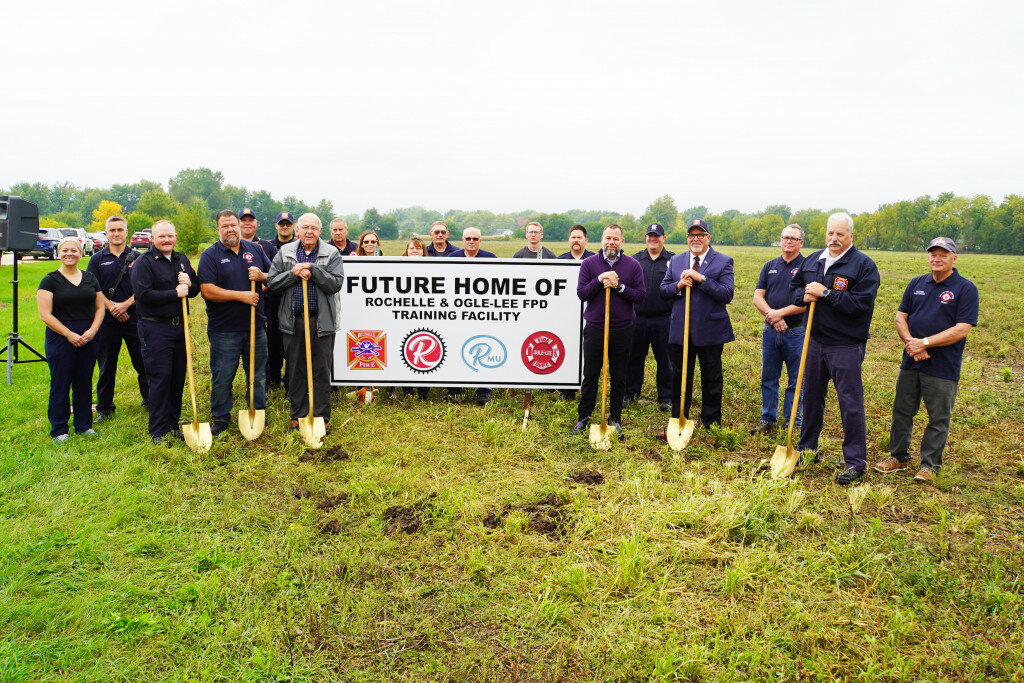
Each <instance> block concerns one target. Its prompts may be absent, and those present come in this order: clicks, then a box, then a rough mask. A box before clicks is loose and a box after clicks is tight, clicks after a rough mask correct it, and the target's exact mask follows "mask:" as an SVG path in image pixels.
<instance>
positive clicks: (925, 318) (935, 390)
mask: <svg viewBox="0 0 1024 683" xmlns="http://www.w3.org/2000/svg"><path fill="white" fill-rule="evenodd" d="M927 252H928V266H929V268H930V269H931V273H928V274H927V275H921V276H919V277H916V278H914V279H913V280H911V281H910V284H908V285H907V289H906V290H905V291H904V292H903V300H902V301H901V302H900V306H899V308H898V309H897V311H896V333H897V334H899V336H900V339H901V340H902V341H903V363H902V364H901V365H900V374H899V376H898V378H897V379H896V396H895V398H894V399H893V402H892V425H891V427H890V428H889V457H888V458H885V459H884V460H882V461H881V462H879V463H877V464H875V471H877V472H883V473H885V472H896V471H898V470H903V469H906V468H907V466H908V465H909V463H910V453H909V449H910V436H911V432H912V431H913V427H914V416H915V415H917V413H918V411H920V409H921V401H922V399H923V400H924V407H925V409H926V410H927V411H928V426H927V427H925V430H924V436H922V437H921V467H920V468H919V469H918V470H917V474H915V475H914V479H915V480H917V481H923V482H931V481H934V479H935V474H936V473H937V472H938V471H939V470H940V469H941V467H942V452H943V450H945V448H946V440H947V438H948V437H949V419H950V415H951V414H952V412H953V402H954V400H955V399H956V391H957V385H958V383H959V380H960V366H961V363H962V361H963V355H964V346H966V344H967V333H968V332H970V330H971V328H972V327H974V326H975V325H977V324H978V288H977V287H975V286H974V283H973V282H971V281H970V280H968V279H967V278H965V277H963V276H962V275H960V273H959V272H957V270H956V268H954V267H953V266H954V264H955V263H956V260H957V250H956V242H954V241H953V240H951V239H950V238H948V237H936V238H935V239H933V240H932V241H931V242H930V243H929V244H928V248H927Z"/></svg>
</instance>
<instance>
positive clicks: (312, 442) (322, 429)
mask: <svg viewBox="0 0 1024 683" xmlns="http://www.w3.org/2000/svg"><path fill="white" fill-rule="evenodd" d="M299 434H300V435H301V436H302V440H303V441H305V442H306V445H307V446H309V447H310V448H320V447H321V446H323V445H324V437H325V436H326V435H327V427H326V425H324V419H323V418H322V417H312V416H310V417H300V418H299Z"/></svg>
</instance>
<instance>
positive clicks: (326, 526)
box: [318, 519, 341, 536]
mask: <svg viewBox="0 0 1024 683" xmlns="http://www.w3.org/2000/svg"><path fill="white" fill-rule="evenodd" d="M318 528H319V529H320V533H322V534H327V535H329V536H337V535H338V534H339V533H340V532H341V522H339V521H338V520H336V519H327V520H324V521H323V522H321V524H320V526H319V527H318Z"/></svg>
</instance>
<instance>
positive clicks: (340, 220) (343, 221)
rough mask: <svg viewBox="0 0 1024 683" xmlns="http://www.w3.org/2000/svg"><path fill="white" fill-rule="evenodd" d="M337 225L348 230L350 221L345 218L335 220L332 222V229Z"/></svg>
mask: <svg viewBox="0 0 1024 683" xmlns="http://www.w3.org/2000/svg"><path fill="white" fill-rule="evenodd" d="M335 225H344V226H345V227H346V228H347V227H348V221H346V220H345V219H344V218H335V219H334V220H333V221H331V227H332V228H333V227H334V226H335Z"/></svg>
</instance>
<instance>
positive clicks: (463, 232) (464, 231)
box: [462, 226, 483, 237]
mask: <svg viewBox="0 0 1024 683" xmlns="http://www.w3.org/2000/svg"><path fill="white" fill-rule="evenodd" d="M470 230H475V231H476V236H477V237H482V236H483V235H481V234H480V228H474V227H472V226H470V227H468V228H466V229H465V230H463V231H462V236H463V237H465V236H466V233H468V232H469V231H470Z"/></svg>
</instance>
